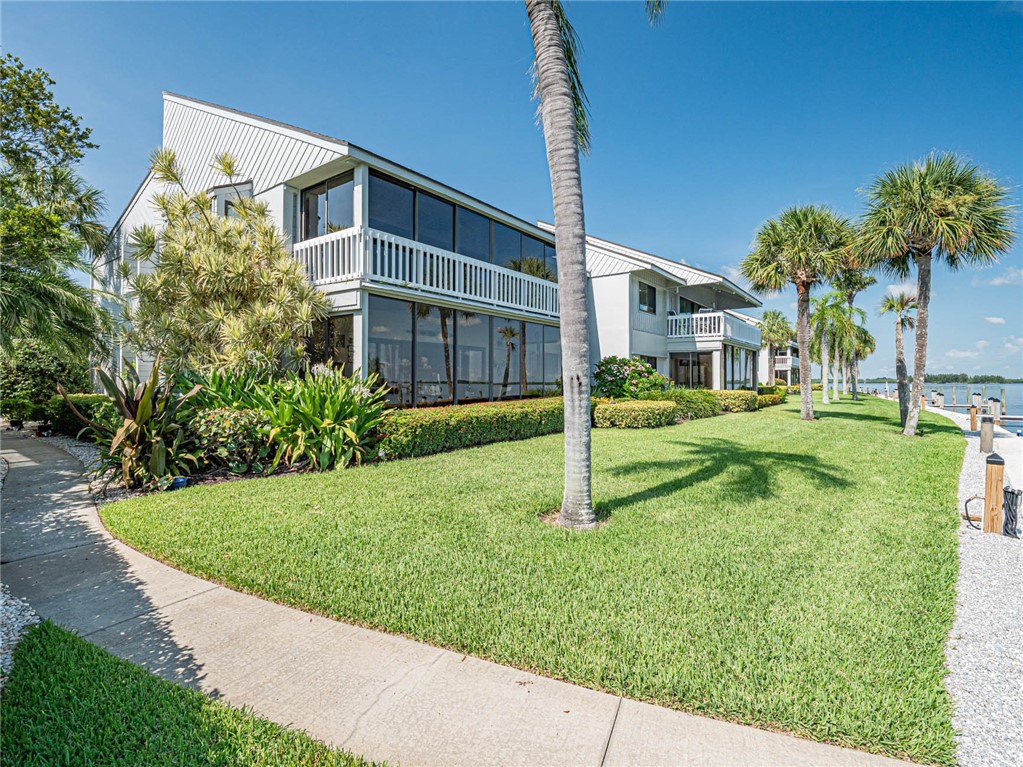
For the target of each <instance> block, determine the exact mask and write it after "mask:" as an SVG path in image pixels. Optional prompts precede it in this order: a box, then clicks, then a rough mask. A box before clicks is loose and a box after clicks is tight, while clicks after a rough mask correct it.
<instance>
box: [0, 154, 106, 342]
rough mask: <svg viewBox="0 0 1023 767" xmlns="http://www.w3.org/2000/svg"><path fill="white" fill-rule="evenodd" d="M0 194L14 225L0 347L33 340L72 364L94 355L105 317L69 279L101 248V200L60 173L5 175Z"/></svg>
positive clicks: (2, 292) (2, 284)
mask: <svg viewBox="0 0 1023 767" xmlns="http://www.w3.org/2000/svg"><path fill="white" fill-rule="evenodd" d="M0 194H2V197H3V199H4V218H5V219H6V218H7V216H8V215H10V216H12V221H14V222H16V224H17V225H16V226H4V230H5V231H4V243H3V250H4V264H3V278H2V279H0V346H2V347H3V348H4V349H8V350H9V348H10V344H11V343H12V342H13V341H15V340H16V339H19V338H30V337H31V338H37V339H39V340H40V341H42V342H43V343H45V344H48V345H49V346H51V347H52V348H54V349H55V350H56V351H58V352H60V353H62V354H68V355H71V356H81V355H82V354H83V353H84V354H89V353H90V352H93V351H98V350H99V345H100V341H101V338H102V335H103V332H104V330H105V326H106V325H107V324H108V321H109V317H108V316H107V315H106V313H105V312H104V311H103V310H101V309H100V307H99V305H98V304H97V303H96V302H95V301H94V300H93V295H92V293H91V291H90V290H89V289H88V288H85V287H83V286H82V285H79V284H78V283H77V282H76V281H75V280H74V279H73V277H72V273H73V272H74V271H75V270H79V269H81V270H85V269H88V267H87V266H86V265H85V263H83V261H82V257H83V255H85V254H88V253H90V252H91V253H92V254H93V255H95V254H98V253H100V252H102V251H103V250H104V249H105V247H106V236H107V235H106V229H105V228H104V227H103V225H102V224H101V223H100V222H99V219H100V218H101V216H102V214H103V199H102V195H101V194H100V192H98V191H97V190H95V189H93V188H92V187H89V186H87V185H86V184H85V183H84V182H83V181H82V179H81V178H80V177H79V176H78V175H77V174H75V173H74V171H72V170H69V169H67V168H63V167H53V168H41V169H39V170H37V171H25V172H18V173H14V172H4V173H3V174H2V190H0ZM5 223H6V222H5Z"/></svg>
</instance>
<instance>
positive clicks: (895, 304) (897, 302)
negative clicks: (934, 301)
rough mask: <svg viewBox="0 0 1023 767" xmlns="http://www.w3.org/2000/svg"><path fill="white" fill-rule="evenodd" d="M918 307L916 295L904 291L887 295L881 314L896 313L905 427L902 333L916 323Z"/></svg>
mask: <svg viewBox="0 0 1023 767" xmlns="http://www.w3.org/2000/svg"><path fill="white" fill-rule="evenodd" d="M916 309H917V303H916V296H914V295H912V294H911V293H905V292H902V291H900V292H899V293H896V294H894V295H892V294H889V295H887V296H885V299H884V301H882V302H881V314H894V315H895V381H896V389H897V390H898V392H899V425H900V426H902V427H903V428H905V426H906V418H907V417H908V415H909V376H908V375H907V374H906V354H905V352H904V351H903V345H902V334H903V332H904V331H906V330H912V329H913V326H914V325H915V324H916V321H915V320H914V319H913V314H912V313H913V312H915V311H916Z"/></svg>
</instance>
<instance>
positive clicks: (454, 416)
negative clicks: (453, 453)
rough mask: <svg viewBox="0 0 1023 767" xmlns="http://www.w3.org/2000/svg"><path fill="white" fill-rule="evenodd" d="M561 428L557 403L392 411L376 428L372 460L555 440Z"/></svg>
mask: <svg viewBox="0 0 1023 767" xmlns="http://www.w3.org/2000/svg"><path fill="white" fill-rule="evenodd" d="M564 428H565V406H564V402H563V401H562V400H561V398H560V397H546V398H543V399H532V400H513V401H509V402H481V403H478V404H474V405H452V406H450V407H435V408H419V409H416V410H395V411H391V412H390V413H388V414H387V415H386V416H384V419H383V421H382V422H381V424H380V429H379V431H380V444H379V451H378V454H379V455H380V457H382V458H412V457H415V456H420V455H432V454H433V453H443V452H446V451H448V450H457V449H459V448H463V447H473V446H475V445H485V444H488V443H490V442H506V441H510V440H517V439H528V438H530V437H539V436H542V435H544V434H555V433H558V432H560V431H562V430H563V429H564Z"/></svg>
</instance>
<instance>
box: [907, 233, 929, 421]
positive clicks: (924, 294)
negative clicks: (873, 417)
mask: <svg viewBox="0 0 1023 767" xmlns="http://www.w3.org/2000/svg"><path fill="white" fill-rule="evenodd" d="M914 259H915V260H916V303H917V310H916V350H915V353H914V354H913V390H912V391H911V392H910V397H909V414H908V415H907V416H906V426H905V428H904V429H903V430H902V433H903V434H905V435H906V436H907V437H913V436H916V426H917V424H918V423H919V422H920V397H922V396H923V392H924V376H925V375H926V374H927V307H928V305H929V304H930V302H931V252H930V251H929V250H928V251H926V252H924V251H916V252H915V253H914Z"/></svg>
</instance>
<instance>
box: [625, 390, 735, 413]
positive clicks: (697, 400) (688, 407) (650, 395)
mask: <svg viewBox="0 0 1023 767" xmlns="http://www.w3.org/2000/svg"><path fill="white" fill-rule="evenodd" d="M640 399H642V400H668V401H671V402H674V403H675V405H676V406H677V407H678V415H679V417H680V418H685V419H686V420H687V421H692V420H694V419H696V418H710V417H711V416H715V415H718V414H719V413H720V412H721V403H720V402H719V401H718V398H717V397H715V396H714V394H713V393H712V392H709V391H707V390H706V389H684V388H682V387H678V386H672V387H669V388H667V389H665V390H664V391H658V392H647V393H646V394H643V395H642V396H641V397H640Z"/></svg>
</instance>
